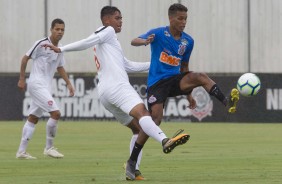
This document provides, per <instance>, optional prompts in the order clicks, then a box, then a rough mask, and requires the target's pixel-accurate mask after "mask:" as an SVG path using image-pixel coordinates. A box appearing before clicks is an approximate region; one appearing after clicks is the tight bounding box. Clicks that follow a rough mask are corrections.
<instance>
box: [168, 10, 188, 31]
mask: <svg viewBox="0 0 282 184" xmlns="http://www.w3.org/2000/svg"><path fill="white" fill-rule="evenodd" d="M169 21H170V26H171V27H173V29H174V30H176V31H179V32H182V31H184V29H185V26H186V22H187V12H185V11H177V12H176V13H175V15H172V16H170V17H169Z"/></svg>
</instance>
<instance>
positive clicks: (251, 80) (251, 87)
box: [237, 73, 261, 96]
mask: <svg viewBox="0 0 282 184" xmlns="http://www.w3.org/2000/svg"><path fill="white" fill-rule="evenodd" d="M260 87H261V83H260V79H259V78H258V76H257V75H256V74H253V73H245V74H243V75H241V77H240V78H239V79H238V81H237V89H238V90H239V92H240V94H241V95H243V96H254V95H256V94H257V93H258V92H259V90H260Z"/></svg>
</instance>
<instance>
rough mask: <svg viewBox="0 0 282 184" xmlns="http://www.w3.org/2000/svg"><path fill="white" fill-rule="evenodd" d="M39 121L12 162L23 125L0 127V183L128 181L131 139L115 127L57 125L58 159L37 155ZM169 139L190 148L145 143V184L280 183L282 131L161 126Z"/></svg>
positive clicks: (281, 127)
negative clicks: (21, 155)
mask: <svg viewBox="0 0 282 184" xmlns="http://www.w3.org/2000/svg"><path fill="white" fill-rule="evenodd" d="M45 125H46V124H45V122H44V121H40V123H39V124H38V125H37V126H36V130H35V134H34V136H33V139H32V140H31V141H30V143H29V147H28V152H29V153H31V154H32V155H33V156H36V157H37V158H38V159H37V160H18V159H16V158H15V154H16V151H17V148H18V145H19V141H20V137H21V131H22V126H23V122H0V160H1V161H0V183H1V184H92V183H93V184H94V183H95V184H96V183H101V184H102V183H103V184H113V183H130V182H131V181H126V180H125V177H124V171H123V168H122V166H123V163H124V162H125V161H126V160H127V159H128V156H129V150H128V147H129V140H130V138H131V132H130V130H129V129H128V128H125V127H123V126H121V125H120V124H119V123H116V122H90V121H82V122H69V121H68V122H66V121H61V122H60V125H59V129H58V134H57V137H56V140H55V145H56V147H58V148H59V150H60V151H61V152H62V153H64V155H65V157H64V158H63V159H52V158H48V157H47V158H46V157H44V156H43V148H44V145H45ZM161 127H162V129H163V130H164V131H165V132H166V134H167V135H168V136H171V135H172V134H174V132H175V131H176V130H177V129H179V128H183V129H185V131H186V132H189V134H190V135H191V139H190V141H189V142H188V143H187V144H185V145H183V146H180V147H177V148H176V149H175V150H174V151H173V152H172V153H170V154H168V155H166V154H163V152H162V149H161V146H160V144H159V143H157V142H156V141H154V140H152V139H150V140H149V141H148V142H147V144H146V146H145V148H144V150H143V151H144V152H143V160H142V164H141V171H142V173H143V175H144V176H145V177H146V178H147V180H146V181H133V182H139V183H148V184H163V183H165V184H170V183H173V184H174V183H191V184H209V183H212V184H213V183H215V184H230V183H231V184H233V183H240V184H241V183H246V184H258V183H262V184H270V183H281V182H282V124H233V123H232V124H231V123H163V124H162V125H161Z"/></svg>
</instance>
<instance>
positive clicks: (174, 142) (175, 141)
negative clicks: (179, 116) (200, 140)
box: [163, 129, 190, 154]
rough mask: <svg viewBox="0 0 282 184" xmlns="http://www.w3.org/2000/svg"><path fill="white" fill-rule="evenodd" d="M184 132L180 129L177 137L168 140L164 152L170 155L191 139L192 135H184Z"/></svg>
mask: <svg viewBox="0 0 282 184" xmlns="http://www.w3.org/2000/svg"><path fill="white" fill-rule="evenodd" d="M183 131H184V130H182V129H180V130H178V131H177V132H176V133H175V135H174V136H173V137H172V138H170V139H169V138H167V139H165V140H164V141H163V152H164V153H166V154H167V153H170V152H171V151H172V150H173V149H174V148H175V147H176V146H179V145H182V144H185V143H186V142H187V141H188V140H189V138H190V135H188V134H182V132H183Z"/></svg>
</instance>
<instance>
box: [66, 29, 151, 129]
mask: <svg viewBox="0 0 282 184" xmlns="http://www.w3.org/2000/svg"><path fill="white" fill-rule="evenodd" d="M93 46H95V48H94V50H95V52H96V55H95V62H96V66H97V70H98V78H99V83H98V94H99V98H100V100H101V103H102V104H103V105H104V106H105V108H106V109H107V110H109V111H110V112H111V113H112V114H113V115H114V116H115V117H116V119H117V120H118V121H119V122H121V123H122V124H123V125H128V123H130V121H131V120H132V117H131V116H129V113H130V111H131V110H132V109H133V108H134V107H135V106H136V105H138V104H140V103H143V100H142V99H141V98H140V96H139V95H138V93H137V92H136V91H135V90H134V88H133V87H132V86H131V84H130V83H129V79H128V75H127V72H140V71H147V70H148V69H149V67H150V63H149V62H146V63H144V62H143V63H141V62H132V61H129V60H128V59H126V58H125V57H124V55H123V51H122V49H121V46H120V43H119V41H118V39H117V35H116V33H115V30H114V28H113V27H111V26H108V27H100V28H98V29H97V31H96V32H95V33H93V34H92V35H90V36H89V37H88V38H86V39H83V40H80V41H78V42H74V43H71V44H68V45H66V46H64V47H60V49H61V51H62V52H64V51H79V50H84V49H87V48H90V47H93Z"/></svg>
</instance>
